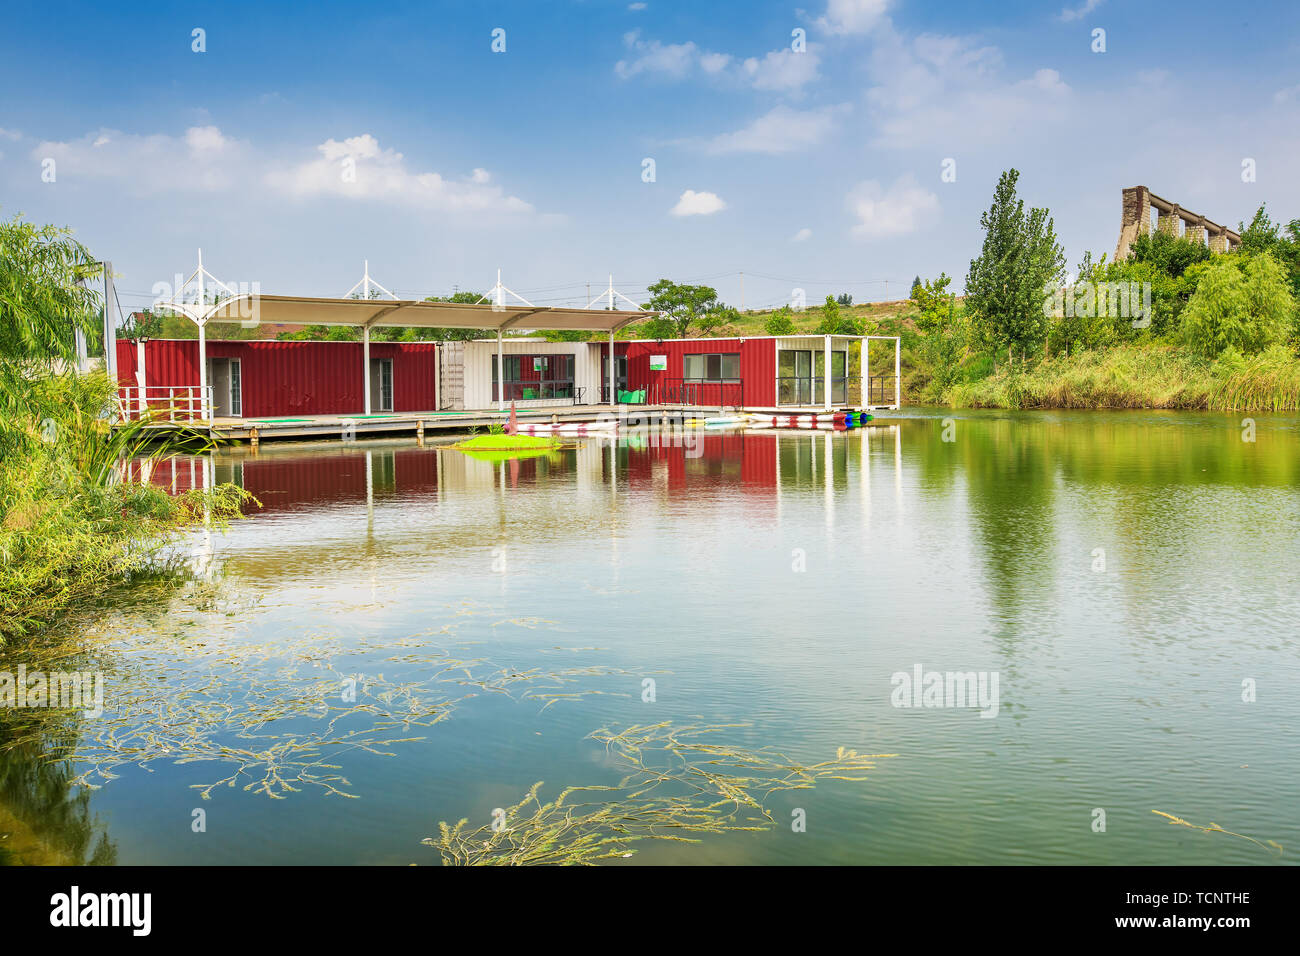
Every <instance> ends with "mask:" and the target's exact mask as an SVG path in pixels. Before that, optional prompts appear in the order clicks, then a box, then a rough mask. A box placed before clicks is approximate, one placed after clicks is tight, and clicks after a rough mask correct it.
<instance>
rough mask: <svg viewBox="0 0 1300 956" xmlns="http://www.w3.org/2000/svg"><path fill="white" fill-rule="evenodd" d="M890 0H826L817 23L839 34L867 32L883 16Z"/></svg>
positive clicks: (824, 28) (830, 31) (828, 30)
mask: <svg viewBox="0 0 1300 956" xmlns="http://www.w3.org/2000/svg"><path fill="white" fill-rule="evenodd" d="M889 3H890V0H828V2H827V4H826V13H825V14H824V15H823V16H821V17H820V18H818V20H817V25H818V26H819V27H821V28H822V29H823V30H826V31H827V32H829V33H836V34H841V35H848V34H860V33H868V32H870V30H871V28H872V27H874V26H875V25H876V24H877V23H879V22H880V21H881V19H883V18H884V15H885V11H887V10H888V9H889Z"/></svg>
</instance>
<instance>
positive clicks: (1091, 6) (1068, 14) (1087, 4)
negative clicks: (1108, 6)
mask: <svg viewBox="0 0 1300 956" xmlns="http://www.w3.org/2000/svg"><path fill="white" fill-rule="evenodd" d="M1103 2H1105V0H1083V3H1082V4H1081V5H1080V6H1077V7H1066V8H1065V9H1063V10H1062V11H1061V19H1062V20H1064V21H1065V22H1066V23H1071V22H1073V21H1075V20H1082V19H1083V18H1084V17H1086V16H1087V15H1088V14H1090V13H1092V11H1094V10H1096V9H1097V8H1098V7H1099V6H1101V5H1102V3H1103Z"/></svg>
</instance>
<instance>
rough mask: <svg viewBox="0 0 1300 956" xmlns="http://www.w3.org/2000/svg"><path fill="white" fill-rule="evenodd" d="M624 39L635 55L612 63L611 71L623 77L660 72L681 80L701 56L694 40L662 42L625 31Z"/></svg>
mask: <svg viewBox="0 0 1300 956" xmlns="http://www.w3.org/2000/svg"><path fill="white" fill-rule="evenodd" d="M623 41H624V42H625V43H626V44H627V46H628V48H629V49H631V50H632V52H633V53H635V54H636V55H635V56H634V57H632V58H631V59H629V60H619V61H618V62H617V63H615V64H614V72H615V73H617V74H618V75H619V77H620V78H622V79H624V80H626V79H630V78H631V77H634V76H636V75H638V74H640V73H661V74H664V75H665V76H669V77H673V78H674V79H681V78H683V77H685V76H686V75H687V74H688V73H690V72H691V69H692V67H694V66H695V64H696V63H697V61H698V59H699V56H700V48H699V47H697V46H696V45H695V44H694V43H691V42H689V41H688V42H686V43H669V44H663V43H660V42H659V41H658V40H648V41H647V40H642V39H641V38H640V35H639V33H638V32H636V31H633V32H632V33H628V34H625V35H624V37H623Z"/></svg>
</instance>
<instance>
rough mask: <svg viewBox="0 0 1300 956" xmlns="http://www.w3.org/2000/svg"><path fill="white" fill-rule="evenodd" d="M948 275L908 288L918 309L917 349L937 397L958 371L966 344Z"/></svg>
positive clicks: (959, 371)
mask: <svg viewBox="0 0 1300 956" xmlns="http://www.w3.org/2000/svg"><path fill="white" fill-rule="evenodd" d="M951 283H952V279H951V277H949V276H948V275H947V274H945V273H942V272H941V273H939V278H937V279H934V280H932V281H929V282H925V283H921V284H919V285H917V286H916V287H915V288H913V289H912V299H913V300H914V301H915V302H916V304H917V306H918V308H919V309H920V310H921V311H920V314H919V315H918V316H917V318H916V327H917V330H918V331H919V332H920V333H921V338H920V341H919V343H918V344H919V345H920V351H921V354H922V356H923V357H924V358H925V360H926V362H927V363H928V364H929V365H930V381H931V383H932V385H931V392H932V394H933V396H934V397H935V398H936V399H938V398H942V396H943V393H944V391H946V390H947V389H948V388H949V387H951V386H952V385H953V384H955V383H956V382H957V380H958V378H959V377H960V374H961V355H962V352H963V351H964V350H965V348H966V335H965V329H964V326H963V324H962V323H961V322H960V321H959V319H958V317H957V314H956V311H957V310H956V296H954V295H952V294H951V293H950V292H949V291H948V286H949V285H950V284H951Z"/></svg>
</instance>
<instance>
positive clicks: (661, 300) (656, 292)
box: [647, 279, 719, 339]
mask: <svg viewBox="0 0 1300 956" xmlns="http://www.w3.org/2000/svg"><path fill="white" fill-rule="evenodd" d="M647 291H648V292H649V293H650V303H649V307H650V308H651V309H653V310H654V311H656V312H662V313H663V315H661V316H660V319H661V320H664V321H666V322H667V323H669V325H664V324H663V322H662V321H659V322H655V321H652V322H651V324H652V325H653V326H654V327H655V329H656V330H657V331H664V330H665V329H668V328H669V327H670V326H671V331H670V332H669V333H668V334H667V335H656V336H654V337H655V338H679V339H684V338H686V337H687V335H688V334H689V333H690V330H691V326H693V325H695V324H697V323H699V321H700V319H701V318H702V317H703V316H705V315H706V314H707V313H709V312H712V311H714V310H716V309H717V308H718V306H719V303H718V291H717V290H716V289H713V288H710V287H709V286H707V285H681V284H678V283H676V282H673V281H672V280H670V279H660V280H659V281H658V282H656V283H655V284H654V285H652V286H650V287H649V289H648V290H647Z"/></svg>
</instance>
